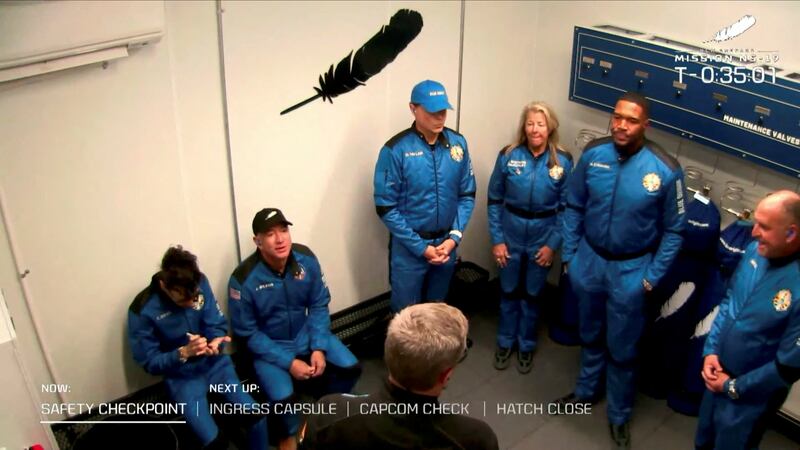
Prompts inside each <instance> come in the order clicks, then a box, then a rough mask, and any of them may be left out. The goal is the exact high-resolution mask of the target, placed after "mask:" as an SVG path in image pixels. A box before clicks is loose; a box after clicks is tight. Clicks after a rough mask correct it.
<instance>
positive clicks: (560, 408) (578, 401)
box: [548, 392, 598, 416]
mask: <svg viewBox="0 0 800 450" xmlns="http://www.w3.org/2000/svg"><path fill="white" fill-rule="evenodd" d="M597 401H598V400H597V399H592V398H579V397H578V396H576V395H575V393H574V392H570V393H569V394H567V395H565V396H563V397H561V398H559V399H556V400H553V401H552V402H550V405H555V406H548V411H549V413H550V414H551V415H553V416H557V415H560V414H574V413H575V411H584V410H585V409H586V406H585V405H586V404H587V403H588V404H589V405H594V404H595V403H597ZM575 405H579V406H577V407H576V406H575Z"/></svg>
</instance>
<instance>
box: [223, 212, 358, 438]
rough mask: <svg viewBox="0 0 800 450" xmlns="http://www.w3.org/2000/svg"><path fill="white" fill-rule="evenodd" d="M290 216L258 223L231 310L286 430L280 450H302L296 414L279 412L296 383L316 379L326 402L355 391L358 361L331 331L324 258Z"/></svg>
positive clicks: (262, 216)
mask: <svg viewBox="0 0 800 450" xmlns="http://www.w3.org/2000/svg"><path fill="white" fill-rule="evenodd" d="M291 224H292V223H291V222H289V221H288V220H286V218H285V217H284V215H283V213H282V212H281V211H280V210H278V209H275V208H264V209H262V210H261V211H259V212H258V213H257V214H256V215H255V217H254V218H253V234H254V236H253V242H254V243H255V244H256V247H257V248H256V251H255V252H253V254H252V255H250V256H249V257H248V258H247V259H245V260H244V261H242V263H241V264H239V267H237V268H236V270H234V271H233V274H232V275H231V278H230V281H229V293H228V295H229V301H228V308H229V309H230V314H231V325H232V326H233V331H234V332H235V333H236V336H239V337H242V338H244V339H246V340H247V348H248V350H249V351H250V352H251V353H252V354H253V357H254V360H253V365H254V367H255V371H256V375H257V376H258V381H259V385H260V386H261V389H263V390H264V392H265V393H266V395H267V398H269V400H270V401H272V402H275V403H276V405H275V406H274V407H273V411H275V412H278V413H279V415H280V417H281V419H282V420H283V424H284V426H285V430H284V431H285V434H286V435H285V436H282V437H281V439H280V443H279V448H281V449H292V448H296V447H297V441H296V439H295V435H296V434H297V430H298V428H299V417H298V416H297V414H286V413H280V411H285V410H286V409H288V408H287V406H290V404H291V403H293V401H294V383H293V380H298V381H305V380H312V381H313V384H315V385H316V387H318V388H319V390H320V391H322V392H320V393H318V394H319V395H320V396H321V395H324V394H329V393H334V392H350V390H351V389H352V388H353V386H354V385H355V383H356V381H358V376H359V375H360V374H361V366H360V365H359V364H358V360H357V359H356V357H355V356H354V355H353V353H351V352H350V350H349V349H348V348H347V347H345V346H344V344H342V342H341V341H340V340H339V339H338V338H337V337H336V336H334V335H333V333H331V330H330V327H331V319H330V314H329V312H328V303H330V300H331V294H330V291H329V290H328V286H327V285H326V284H325V279H324V277H323V275H322V268H321V267H320V264H319V261H318V260H317V257H316V256H315V255H314V253H313V252H311V250H310V249H309V248H308V247H306V246H304V245H301V244H293V243H292V236H291V234H290V233H289V225H291Z"/></svg>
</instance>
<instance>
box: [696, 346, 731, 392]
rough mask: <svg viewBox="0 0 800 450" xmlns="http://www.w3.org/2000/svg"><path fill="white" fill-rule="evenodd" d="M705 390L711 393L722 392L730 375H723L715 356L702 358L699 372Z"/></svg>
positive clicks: (723, 370)
mask: <svg viewBox="0 0 800 450" xmlns="http://www.w3.org/2000/svg"><path fill="white" fill-rule="evenodd" d="M700 375H701V376H702V377H703V381H704V382H705V384H706V388H707V389H708V390H709V391H711V392H722V389H723V387H724V386H725V382H726V381H728V379H729V378H730V375H728V374H727V373H725V369H723V368H722V365H721V364H720V363H719V357H718V356H717V355H708V356H706V357H705V358H703V370H702V371H701V372H700Z"/></svg>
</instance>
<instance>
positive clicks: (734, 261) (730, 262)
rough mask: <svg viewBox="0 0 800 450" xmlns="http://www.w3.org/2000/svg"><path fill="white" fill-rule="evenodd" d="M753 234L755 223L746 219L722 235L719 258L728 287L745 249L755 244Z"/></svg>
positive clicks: (724, 231)
mask: <svg viewBox="0 0 800 450" xmlns="http://www.w3.org/2000/svg"><path fill="white" fill-rule="evenodd" d="M752 233H753V222H750V221H749V220H744V219H739V220H736V221H735V222H733V223H731V224H730V225H728V226H727V227H725V229H724V230H722V233H720V236H719V247H718V254H717V258H719V266H720V272H721V273H722V277H723V279H724V280H725V284H726V285H727V283H728V282H729V281H730V278H731V275H733V271H734V270H736V268H737V267H738V266H739V261H740V260H741V259H742V255H743V254H744V249H746V248H747V246H748V245H750V243H751V242H753V235H752Z"/></svg>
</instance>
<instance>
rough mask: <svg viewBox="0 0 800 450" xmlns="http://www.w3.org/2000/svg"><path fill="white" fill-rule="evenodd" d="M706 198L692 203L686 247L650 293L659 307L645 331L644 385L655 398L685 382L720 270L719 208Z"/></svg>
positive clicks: (642, 367) (643, 339) (645, 389)
mask: <svg viewBox="0 0 800 450" xmlns="http://www.w3.org/2000/svg"><path fill="white" fill-rule="evenodd" d="M701 198H702V199H703V200H693V201H691V202H689V204H688V205H686V228H685V229H684V232H683V244H682V245H681V250H680V252H679V253H678V256H677V257H676V258H675V260H674V261H673V263H672V265H671V266H670V268H669V270H668V271H667V273H666V274H665V275H664V277H663V278H662V279H661V283H660V284H659V286H658V287H657V288H656V289H654V290H653V293H652V295H650V296H649V297H650V300H649V301H648V303H651V305H650V307H651V308H652V309H656V308H657V311H654V314H651V315H648V319H649V323H648V325H647V326H646V327H645V332H644V335H643V336H642V341H641V342H642V343H641V351H640V354H641V355H642V356H641V374H642V377H641V378H642V383H641V389H642V391H644V392H645V393H647V394H648V395H650V396H652V397H655V398H665V397H666V396H667V395H668V394H669V393H670V391H672V390H674V389H676V388H677V387H678V386H679V384H680V379H681V376H682V375H683V369H684V365H685V363H686V361H687V359H686V353H687V352H688V350H689V342H690V338H691V336H692V334H693V333H694V330H695V325H696V324H697V321H698V318H697V310H698V308H699V306H700V303H701V301H702V298H703V292H704V290H705V288H706V287H707V286H708V284H709V283H710V282H711V280H712V278H713V273H714V272H715V271H716V270H717V269H716V264H715V261H716V255H717V243H718V242H719V224H720V215H719V210H718V209H717V206H716V205H715V204H714V203H713V202H711V201H710V200H707V199H705V198H704V197H701ZM698 373H699V372H698Z"/></svg>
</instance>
